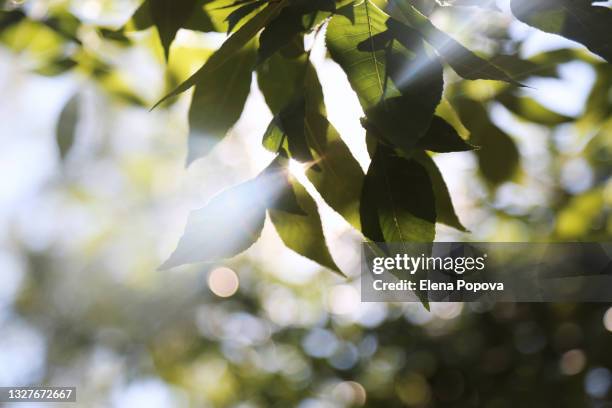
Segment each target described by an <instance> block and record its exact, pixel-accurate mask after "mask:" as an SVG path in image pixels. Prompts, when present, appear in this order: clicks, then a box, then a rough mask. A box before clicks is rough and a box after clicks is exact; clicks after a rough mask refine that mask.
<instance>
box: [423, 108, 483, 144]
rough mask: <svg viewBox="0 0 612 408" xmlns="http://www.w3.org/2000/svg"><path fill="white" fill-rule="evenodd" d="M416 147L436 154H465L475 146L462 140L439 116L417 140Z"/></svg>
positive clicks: (434, 118) (435, 117)
mask: <svg viewBox="0 0 612 408" xmlns="http://www.w3.org/2000/svg"><path fill="white" fill-rule="evenodd" d="M417 146H418V147H420V148H421V149H425V150H429V151H432V152H438V153H449V152H465V151H468V150H474V149H475V146H472V145H471V144H469V143H467V142H466V141H465V140H463V139H462V138H461V136H459V134H458V133H457V131H456V130H455V128H453V127H452V126H451V125H450V124H449V123H448V122H447V121H445V120H444V119H442V118H441V117H439V116H434V117H433V120H432V121H431V126H430V127H429V130H427V133H426V134H425V136H424V137H423V138H422V139H421V140H419V143H418V145H417Z"/></svg>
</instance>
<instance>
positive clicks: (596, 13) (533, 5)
mask: <svg viewBox="0 0 612 408" xmlns="http://www.w3.org/2000/svg"><path fill="white" fill-rule="evenodd" d="M510 7H511V9H512V13H513V14H514V15H515V16H516V17H517V18H518V19H520V20H522V21H523V22H525V23H527V24H529V25H531V26H533V27H537V28H539V29H540V30H543V31H546V32H549V33H554V34H560V35H562V36H564V37H567V38H569V39H571V40H574V41H578V42H580V43H582V44H584V45H585V46H586V47H587V48H588V49H589V50H591V51H592V52H594V53H595V54H598V55H599V56H600V57H602V58H604V59H605V60H606V61H608V62H612V42H610V27H612V10H610V8H609V6H605V5H602V6H598V5H593V2H591V1H587V0H538V1H532V0H512V1H511V2H510Z"/></svg>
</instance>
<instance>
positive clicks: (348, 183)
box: [258, 53, 363, 229]
mask: <svg viewBox="0 0 612 408" xmlns="http://www.w3.org/2000/svg"><path fill="white" fill-rule="evenodd" d="M304 67H305V68H304ZM304 71H305V73H304ZM258 79H259V85H260V88H261V89H262V92H263V94H264V96H265V98H266V102H267V103H268V106H269V107H270V109H271V110H272V111H273V112H275V110H277V109H280V106H284V105H285V104H287V103H289V101H290V99H291V98H294V97H295V95H296V94H299V93H303V95H304V99H305V109H304V111H303V112H301V113H303V114H304V117H303V118H301V119H296V121H297V122H299V123H303V124H304V128H305V129H304V130H305V133H304V134H305V137H306V143H307V146H308V148H309V149H310V154H311V155H312V159H313V160H314V162H315V163H316V166H313V167H309V168H308V169H307V170H306V175H307V176H308V178H309V180H310V181H311V182H312V183H313V185H314V186H315V188H316V189H317V191H318V192H319V194H321V196H322V197H323V199H324V200H325V202H326V203H327V204H328V205H329V206H330V207H332V208H333V209H334V210H336V211H337V212H338V213H339V214H340V215H342V216H343V217H344V218H345V219H346V220H347V221H348V222H349V223H350V224H351V225H353V226H354V227H355V228H357V229H360V222H359V200H360V195H361V189H362V184H363V171H362V170H361V167H360V166H359V163H357V160H355V158H354V157H353V155H352V154H351V152H350V150H349V149H348V147H347V146H346V144H345V143H344V142H343V141H342V139H341V138H340V135H339V134H338V132H337V131H336V129H334V127H333V126H332V125H331V124H330V123H329V121H328V120H327V118H326V117H325V116H324V114H325V106H324V102H323V91H322V89H321V84H320V83H319V80H318V77H317V73H316V71H315V70H314V68H313V67H312V65H311V64H310V63H308V62H307V61H305V59H304V58H298V59H287V58H284V57H282V56H281V55H280V54H279V53H276V54H275V55H274V56H272V58H270V59H269V60H268V61H266V62H265V63H263V64H262V65H260V66H259V67H258ZM283 134H284V133H283V131H282V130H281V128H280V126H279V125H278V123H277V121H273V122H272V123H271V125H270V127H269V128H268V131H267V132H266V135H265V136H264V143H263V144H264V146H265V147H266V148H267V149H268V150H270V151H277V150H278V149H279V147H281V146H280V144H281V143H283V141H284V142H285V143H284V148H288V146H287V143H286V142H287V140H286V139H283Z"/></svg>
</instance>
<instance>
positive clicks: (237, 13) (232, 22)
mask: <svg viewBox="0 0 612 408" xmlns="http://www.w3.org/2000/svg"><path fill="white" fill-rule="evenodd" d="M266 2H267V0H258V1H254V2H252V3H247V4H245V5H244V6H241V7H239V8H237V9H236V10H234V11H232V12H231V13H230V14H229V15H228V16H227V17H226V19H225V20H226V21H227V32H228V34H229V33H231V32H232V30H233V29H234V27H236V25H237V24H238V23H239V22H240V21H241V20H242V19H243V18H245V17H246V16H248V15H249V14H251V13H252V12H253V11H255V10H257V9H258V8H259V7H261V6H262V5H263V4H265V3H266Z"/></svg>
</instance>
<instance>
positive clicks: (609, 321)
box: [603, 307, 612, 332]
mask: <svg viewBox="0 0 612 408" xmlns="http://www.w3.org/2000/svg"><path fill="white" fill-rule="evenodd" d="M603 324H604V327H605V328H606V330H607V331H609V332H612V307H610V308H609V309H608V310H606V313H605V314H604V318H603Z"/></svg>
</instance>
